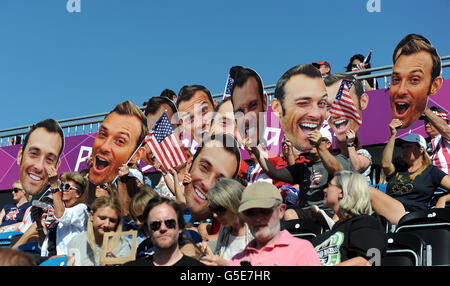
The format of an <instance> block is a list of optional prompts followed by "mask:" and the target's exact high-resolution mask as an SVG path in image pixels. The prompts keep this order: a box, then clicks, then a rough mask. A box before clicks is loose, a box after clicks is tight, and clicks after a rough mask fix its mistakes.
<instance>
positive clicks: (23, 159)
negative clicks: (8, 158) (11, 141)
mask: <svg viewBox="0 0 450 286" xmlns="http://www.w3.org/2000/svg"><path fill="white" fill-rule="evenodd" d="M61 147H62V141H61V136H60V135H59V134H58V133H55V132H48V131H47V130H46V129H45V128H44V127H39V128H36V129H35V130H34V131H33V132H32V133H31V134H30V135H29V138H28V143H27V145H26V146H25V150H23V148H20V150H19V153H18V154H17V163H18V164H19V165H20V183H21V184H22V187H23V189H24V190H25V192H26V193H27V194H30V195H34V194H37V193H39V192H40V191H41V190H42V189H43V188H44V187H46V186H47V183H48V172H47V169H48V168H49V167H50V166H53V167H56V168H58V167H59V163H60V162H59V159H58V154H59V152H60V150H61Z"/></svg>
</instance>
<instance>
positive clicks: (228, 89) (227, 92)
mask: <svg viewBox="0 0 450 286" xmlns="http://www.w3.org/2000/svg"><path fill="white" fill-rule="evenodd" d="M233 84H234V79H233V78H232V77H231V76H230V75H228V77H227V84H226V85H225V91H224V92H223V99H225V98H227V97H230V96H231V89H233Z"/></svg>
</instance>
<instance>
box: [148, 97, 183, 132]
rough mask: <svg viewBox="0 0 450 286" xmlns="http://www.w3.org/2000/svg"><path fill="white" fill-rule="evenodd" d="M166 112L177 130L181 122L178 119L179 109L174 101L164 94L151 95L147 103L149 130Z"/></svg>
mask: <svg viewBox="0 0 450 286" xmlns="http://www.w3.org/2000/svg"><path fill="white" fill-rule="evenodd" d="M164 112H166V114H167V117H168V118H169V120H170V122H171V123H172V127H173V128H174V129H175V130H176V129H177V127H178V126H179V124H180V122H179V120H178V115H177V113H178V110H177V107H176V105H175V103H174V102H173V101H171V100H170V99H168V98H167V97H164V96H157V97H151V98H150V99H149V100H148V102H147V103H146V104H145V111H144V114H145V117H147V126H148V129H149V130H152V129H153V126H154V125H155V123H156V121H158V119H160V118H161V115H163V113H164Z"/></svg>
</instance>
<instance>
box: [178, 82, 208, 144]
mask: <svg viewBox="0 0 450 286" xmlns="http://www.w3.org/2000/svg"><path fill="white" fill-rule="evenodd" d="M215 106H216V102H215V100H213V98H212V96H211V92H210V91H209V90H208V89H207V88H206V87H204V86H201V85H191V86H187V85H186V86H183V87H182V88H181V89H180V91H179V93H178V98H177V108H178V112H179V116H180V118H181V119H182V121H183V128H184V133H187V135H189V136H190V137H191V139H193V140H194V141H195V142H193V143H192V148H194V149H191V151H192V153H194V151H193V150H195V148H196V147H197V146H198V144H200V143H201V142H202V141H203V139H204V138H206V137H207V136H208V132H209V128H210V124H211V117H212V114H213V111H214V107H215Z"/></svg>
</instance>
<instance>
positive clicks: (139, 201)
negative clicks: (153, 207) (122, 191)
mask: <svg viewBox="0 0 450 286" xmlns="http://www.w3.org/2000/svg"><path fill="white" fill-rule="evenodd" d="M157 196H159V195H158V193H157V192H156V191H155V190H154V189H152V188H150V187H147V186H142V187H141V188H140V190H139V191H138V192H137V193H136V195H134V197H133V198H132V199H131V202H130V213H131V215H132V216H133V217H137V212H138V210H140V209H142V211H144V209H145V206H147V203H148V202H149V201H150V200H151V199H153V198H154V197H157Z"/></svg>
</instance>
